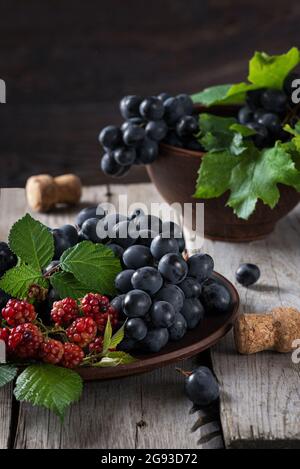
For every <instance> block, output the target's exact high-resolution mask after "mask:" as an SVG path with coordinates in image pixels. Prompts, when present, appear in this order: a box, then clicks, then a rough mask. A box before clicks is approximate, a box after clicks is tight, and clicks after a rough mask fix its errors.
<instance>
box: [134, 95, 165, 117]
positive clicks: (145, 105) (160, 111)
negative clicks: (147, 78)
mask: <svg viewBox="0 0 300 469" xmlns="http://www.w3.org/2000/svg"><path fill="white" fill-rule="evenodd" d="M164 112H165V110H164V105H163V103H162V101H161V100H160V99H159V98H156V97H155V96H151V97H150V98H146V99H144V101H142V102H141V104H140V115H141V116H142V117H144V118H145V119H147V120H152V121H157V120H161V119H162V117H163V115H164Z"/></svg>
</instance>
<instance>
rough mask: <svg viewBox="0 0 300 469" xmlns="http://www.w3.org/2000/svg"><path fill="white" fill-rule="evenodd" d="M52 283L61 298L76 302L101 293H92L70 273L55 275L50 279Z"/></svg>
mask: <svg viewBox="0 0 300 469" xmlns="http://www.w3.org/2000/svg"><path fill="white" fill-rule="evenodd" d="M50 283H51V285H52V286H53V288H55V290H56V291H57V292H58V294H59V296H60V297H61V298H74V300H77V299H78V298H82V297H84V296H85V295H86V294H87V293H100V292H99V291H92V290H91V289H90V288H89V287H87V286H86V285H83V284H82V283H80V282H79V281H78V280H77V279H76V278H75V277H74V275H73V274H71V273H69V272H57V273H55V274H54V275H52V276H51V277H50Z"/></svg>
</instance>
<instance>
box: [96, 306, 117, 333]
mask: <svg viewBox="0 0 300 469" xmlns="http://www.w3.org/2000/svg"><path fill="white" fill-rule="evenodd" d="M108 318H109V319H110V323H111V327H112V329H114V328H115V327H116V326H117V325H118V322H119V313H118V311H117V310H116V309H115V308H114V307H113V306H109V307H108V308H107V310H106V313H103V314H100V315H99V316H98V318H97V320H95V322H96V324H97V327H98V331H100V332H104V331H105V328H106V324H107V321H108Z"/></svg>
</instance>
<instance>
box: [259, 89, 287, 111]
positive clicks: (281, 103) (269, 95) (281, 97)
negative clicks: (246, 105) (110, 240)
mask: <svg viewBox="0 0 300 469" xmlns="http://www.w3.org/2000/svg"><path fill="white" fill-rule="evenodd" d="M261 104H262V106H263V107H264V108H265V109H266V110H267V111H270V112H279V113H280V112H284V111H285V110H286V106H287V96H286V94H285V93H284V92H283V91H280V90H273V89H267V90H266V91H264V92H263V94H262V96H261Z"/></svg>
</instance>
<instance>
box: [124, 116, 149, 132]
mask: <svg viewBox="0 0 300 469" xmlns="http://www.w3.org/2000/svg"><path fill="white" fill-rule="evenodd" d="M145 123H146V122H145V120H144V119H142V118H141V117H133V118H131V119H128V120H126V121H125V122H123V124H122V125H121V131H122V133H124V132H125V130H127V129H128V128H129V127H130V126H131V125H132V124H134V125H138V126H139V127H141V126H142V125H144V124H145Z"/></svg>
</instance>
